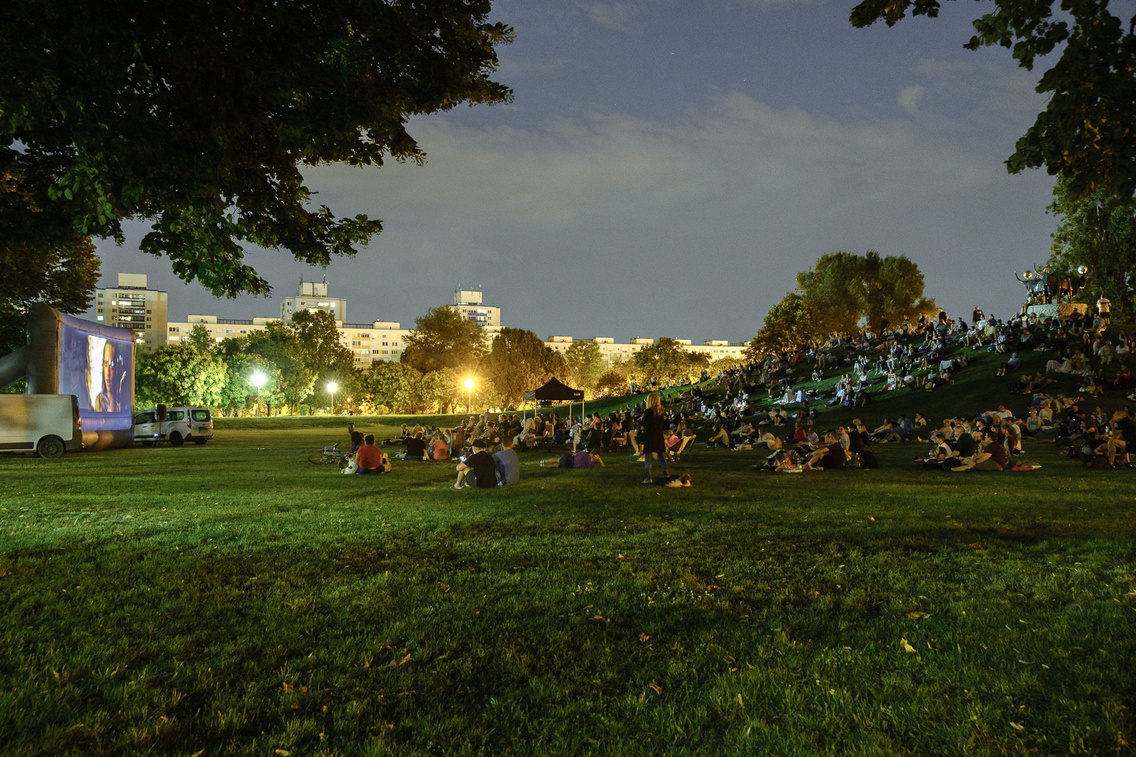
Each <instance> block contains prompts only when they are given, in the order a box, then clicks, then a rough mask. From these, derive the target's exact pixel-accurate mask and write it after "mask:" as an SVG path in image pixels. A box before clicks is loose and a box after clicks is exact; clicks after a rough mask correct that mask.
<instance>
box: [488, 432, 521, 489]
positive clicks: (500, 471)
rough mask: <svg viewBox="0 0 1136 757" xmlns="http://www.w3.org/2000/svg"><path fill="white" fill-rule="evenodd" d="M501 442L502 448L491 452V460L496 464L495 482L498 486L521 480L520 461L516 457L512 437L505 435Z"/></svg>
mask: <svg viewBox="0 0 1136 757" xmlns="http://www.w3.org/2000/svg"><path fill="white" fill-rule="evenodd" d="M501 444H502V445H504V446H503V448H502V449H501V450H500V451H499V452H494V453H493V461H494V463H495V464H496V466H497V483H498V484H499V485H500V486H506V485H508V484H515V483H517V482H518V481H520V480H521V461H520V460H519V459H518V458H517V451H516V450H515V449H513V437H511V436H506V437H505V438H504V439H502V440H501Z"/></svg>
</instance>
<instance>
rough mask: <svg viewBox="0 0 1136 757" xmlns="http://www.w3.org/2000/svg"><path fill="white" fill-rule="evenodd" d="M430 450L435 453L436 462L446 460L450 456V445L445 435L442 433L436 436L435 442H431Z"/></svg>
mask: <svg viewBox="0 0 1136 757" xmlns="http://www.w3.org/2000/svg"><path fill="white" fill-rule="evenodd" d="M430 449H431V451H432V452H433V459H434V461H435V462H437V461H439V460H445V459H446V458H448V457H449V456H450V443H449V442H448V441H446V437H445V435H444V434H442V433H441V432H438V433H437V434H435V435H434V439H433V441H431V442H430Z"/></svg>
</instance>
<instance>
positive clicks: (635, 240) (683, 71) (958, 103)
mask: <svg viewBox="0 0 1136 757" xmlns="http://www.w3.org/2000/svg"><path fill="white" fill-rule="evenodd" d="M852 5H853V4H852V3H850V2H849V3H844V2H830V1H827V0H815V1H813V2H795V1H794V0H768V1H765V0H683V1H682V2H680V1H679V0H626V1H625V2H575V1H573V0H559V2H557V3H534V2H521V0H498V2H496V3H495V5H494V17H495V18H496V19H497V20H500V21H502V22H505V23H508V24H510V25H512V26H513V27H514V28H515V30H516V35H517V39H516V41H515V42H514V43H513V44H512V45H509V46H505V47H502V48H500V49H499V55H500V58H501V67H500V70H499V72H498V75H497V79H498V80H500V81H502V82H504V83H505V84H507V85H509V86H511V87H512V88H513V90H514V94H515V100H514V101H513V102H512V103H511V104H508V105H503V106H492V107H477V108H469V107H464V106H463V107H459V108H457V109H455V110H453V111H450V112H447V113H444V114H435V115H432V116H426V117H420V118H415V119H414V120H413V121H412V122H411V133H412V134H413V135H414V136H415V137H416V138H417V139H418V140H419V143H420V146H421V147H422V148H423V149H424V150H425V151H426V153H427V163H426V165H425V166H416V165H413V164H410V165H399V164H390V165H388V166H385V167H383V168H372V169H352V168H348V167H345V166H324V167H319V168H316V169H313V170H312V171H310V172H309V173H308V180H309V186H310V187H311V188H312V189H314V190H316V191H317V192H318V193H319V194H318V195H317V196H316V198H315V199H316V201H317V202H319V203H323V204H327V205H328V206H329V207H331V208H332V210H333V211H335V212H336V213H338V214H341V215H348V214H354V213H358V212H365V213H368V214H369V215H371V216H372V217H377V218H380V219H382V220H383V223H384V227H385V230H384V232H383V233H382V234H380V235H379V236H378V237H376V238H375V239H374V240H373V241H372V243H371V244H370V246H369V247H368V248H367V249H366V250H364V251H363V252H361V253H360V254H359V255H358V256H357V257H356V258H354V259H341V260H337V261H333V263H332V265H331V266H330V267H329V268H328V269H327V270H326V271H325V270H322V269H319V268H310V267H307V266H303V265H300V264H297V263H295V262H294V261H293V260H292V259H291V257H290V255H289V254H288V253H286V252H271V251H255V250H254V251H250V255H249V259H250V260H251V261H252V263H253V264H254V265H255V266H256V267H257V268H258V270H260V271H261V273H262V274H263V275H266V277H267V278H268V279H269V281H270V282H271V283H272V284H273V286H274V287H275V290H276V291H275V292H274V294H273V295H272V296H270V297H269V298H268V299H267V300H266V299H264V298H254V297H245V298H241V299H239V300H216V299H214V298H213V297H212V296H210V295H209V294H208V293H206V292H205V291H204V290H203V289H202V288H201V287H200V286H198V285H197V284H190V285H184V284H182V283H181V282H180V281H178V280H177V279H176V278H175V277H174V276H173V275H172V273H170V270H169V265H168V262H166V261H164V260H157V259H153V258H150V257H148V256H145V255H142V254H141V253H139V252H138V251H137V244H138V240H139V239H140V237H141V234H142V231H141V229H140V228H138V227H131V230H130V234H129V237H128V240H127V244H126V245H125V246H123V247H122V248H115V247H114V245H113V244H111V243H105V244H100V246H99V249H100V253H101V254H102V255H103V282H104V284H108V285H113V284H114V282H115V274H117V273H118V272H120V271H121V272H133V273H146V274H147V275H148V276H149V277H150V285H151V286H152V287H156V288H164V289H166V290H167V291H169V293H170V314H171V318H175V319H181V318H184V317H185V316H186V315H188V314H190V313H207V314H214V315H218V316H221V317H229V318H251V317H253V316H259V315H275V314H276V313H277V312H278V309H279V305H278V302H279V298H280V297H283V296H287V295H290V294H293V293H294V290H295V287H296V285H297V283H298V282H299V280H300V279H301V277H303V278H304V279H306V280H322V278H323V277H325V276H326V278H327V281H328V284H329V287H330V290H331V293H332V294H333V295H335V296H340V297H345V298H346V299H347V300H348V312H347V315H348V320H350V321H352V322H357V323H358V322H369V321H372V320H376V319H382V320H397V321H401V322H402V323H403V325H404V326H406V327H411V326H413V322H414V319H415V318H416V317H417V316H420V315H422V314H424V313H425V312H426V310H427V309H429V308H430V307H433V306H436V305H441V304H446V303H448V302H450V301H452V293H453V290H454V289H455V288H458V287H461V288H470V287H477V286H480V287H481V288H482V289H483V291H484V295H485V301H486V302H487V303H489V304H494V305H497V306H499V307H501V308H502V321H503V323H504V325H506V326H511V327H517V328H527V329H530V330H532V331H534V332H536V333H537V334H538V335H539V336H541V337H542V338H547V337H548V336H551V335H567V336H574V337H591V336H610V337H615V338H616V339H617V340H619V341H623V340H626V339H629V338H632V337H660V336H670V337H675V338H687V339H693V340H694V341H695V342H701V341H703V340H705V339H728V340H730V341H744V340H748V339H750V338H752V337H753V335H754V334H755V333H756V331H757V329H758V328H759V327H760V325H761V322H762V319H763V318H764V316H765V313H766V312H767V311H768V309H769V307H770V306H771V305H773V304H774V303H775V302H777V301H778V300H779V299H780V298H781V297H782V296H783V295H784V294H785V293H786V292H787V291H790V290H792V289H793V288H794V286H795V280H794V279H795V275H796V274H797V272H799V271H802V270H805V269H806V268H808V267H810V266H811V265H812V263H813V262H814V261H815V260H816V259H817V258H818V257H819V256H820V255H823V254H825V253H828V252H834V251H837V250H846V251H849V252H857V253H863V252H865V251H867V250H869V249H874V250H876V251H878V252H879V253H881V254H883V255H900V254H902V255H907V256H908V257H909V258H911V259H912V260H914V261H915V262H916V263H917V264H918V265H919V267H920V268H921V269H922V271H923V272H924V275H925V279H926V285H927V287H926V294H927V295H928V296H930V297H934V298H935V299H936V300H937V301H938V302H939V304H940V305H943V306H944V307H946V308H947V310H948V312H951V313H952V314H963V313H969V312H970V310H971V309H972V308H973V307H974V306H975V305H980V306H982V307H983V308H984V309H985V310H986V311H987V312H993V313H994V314H996V315H998V316H1008V315H1010V314H1011V312H1012V311H1013V310H1015V309H1016V308H1017V307H1018V306H1019V305H1020V304H1021V301H1022V287H1021V285H1020V284H1018V282H1017V281H1016V280H1015V279H1014V273H1015V272H1016V271H1022V270H1025V269H1026V268H1030V267H1032V266H1034V265H1036V264H1039V263H1042V262H1044V260H1045V259H1046V258H1047V257H1048V254H1049V244H1050V239H1049V235H1050V234H1051V233H1052V231H1053V229H1054V227H1055V220H1054V219H1053V218H1052V217H1051V216H1048V215H1046V213H1045V207H1046V205H1047V204H1048V203H1049V201H1050V193H1051V189H1052V185H1053V182H1052V179H1051V178H1050V177H1049V176H1047V175H1046V174H1045V173H1044V171H1031V172H1028V173H1026V174H1022V175H1018V176H1011V175H1009V174H1007V173H1006V171H1005V167H1004V165H1003V161H1004V160H1005V159H1006V157H1008V156H1009V155H1010V153H1011V152H1012V151H1013V148H1014V142H1015V141H1016V139H1017V138H1018V137H1019V136H1020V135H1021V134H1023V133H1024V132H1025V130H1026V129H1027V128H1028V127H1029V125H1030V124H1032V123H1033V119H1034V118H1035V116H1036V114H1037V112H1038V111H1039V110H1040V109H1041V108H1043V107H1044V100H1043V98H1042V97H1041V96H1039V95H1037V94H1036V93H1034V91H1033V88H1034V86H1035V85H1036V81H1037V78H1038V75H1039V73H1040V71H1039V72H1036V73H1030V72H1025V71H1022V70H1020V69H1018V68H1017V67H1016V66H1015V65H1014V61H1013V59H1012V58H1011V56H1010V54H1009V52H1008V51H1006V50H1003V49H1000V48H997V49H988V50H981V51H978V52H971V51H968V50H965V49H964V48H963V44H964V43H965V42H966V41H967V40H968V39H969V38H970V36H971V27H970V21H971V20H972V19H973V18H974V16H975V15H976V14H977V13H979V12H982V10H983V8H984V4H983V3H945V4H944V5H945V6H946V7H944V9H943V13H942V16H941V17H940V18H938V19H934V20H930V19H908V20H905V21H904V22H901V23H900V24H898V25H897V26H895V27H892V28H890V29H889V28H888V27H886V26H884V25H883V24H876V25H875V26H873V27H871V28H869V29H854V28H853V27H852V26H851V24H850V23H849V22H848V15H849V12H850V10H851V8H852ZM1043 64H1044V61H1043Z"/></svg>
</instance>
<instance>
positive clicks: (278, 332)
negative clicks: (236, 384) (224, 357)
mask: <svg viewBox="0 0 1136 757" xmlns="http://www.w3.org/2000/svg"><path fill="white" fill-rule="evenodd" d="M222 345H224V348H225V350H226V352H227V353H229V352H230V351H243V352H245V353H246V354H248V355H251V356H255V357H256V358H258V359H259V360H260V361H261V362H264V363H268V364H270V365H272V366H274V367H275V368H276V371H277V373H276V376H277V378H276V381H275V387H276V390H277V392H279V394H280V399H279V400H278V401H279V402H281V403H282V404H283V405H287V406H289V409H290V412H292V413H295V412H296V407H297V405H299V404H300V403H301V402H303V401H304V400H306V399H307V398H308V397H310V396H311V395H312V393H313V392H314V391H315V386H316V381H317V380H318V378H319V374H318V373H316V372H315V371H313V370H312V369H311V368H309V367H308V366H307V365H306V364H305V363H304V361H303V360H301V359H300V346H299V345H298V344H297V337H296V332H295V331H294V330H293V329H291V328H289V327H288V326H285V325H284V324H282V323H280V322H278V321H272V322H270V323H269V324H268V325H267V326H266V327H265V329H264V331H259V332H257V333H255V334H249V335H248V336H244V337H241V338H240V339H226V340H225V341H224V342H222ZM262 399H263V397H262Z"/></svg>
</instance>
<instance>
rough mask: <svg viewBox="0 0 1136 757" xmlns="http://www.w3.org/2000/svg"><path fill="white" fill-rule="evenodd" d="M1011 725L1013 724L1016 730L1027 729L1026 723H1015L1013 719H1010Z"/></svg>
mask: <svg viewBox="0 0 1136 757" xmlns="http://www.w3.org/2000/svg"><path fill="white" fill-rule="evenodd" d="M1010 725H1012V726H1013V727H1014V730H1015V731H1024V730H1025V729H1026V727H1025V726H1024V725H1018V724H1017V723H1015V722H1014V721H1012V720H1011V721H1010Z"/></svg>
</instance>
